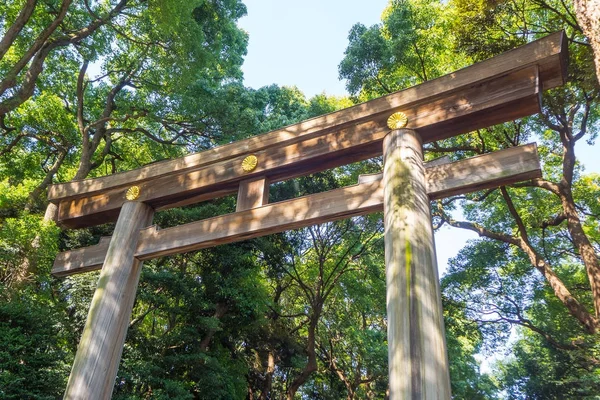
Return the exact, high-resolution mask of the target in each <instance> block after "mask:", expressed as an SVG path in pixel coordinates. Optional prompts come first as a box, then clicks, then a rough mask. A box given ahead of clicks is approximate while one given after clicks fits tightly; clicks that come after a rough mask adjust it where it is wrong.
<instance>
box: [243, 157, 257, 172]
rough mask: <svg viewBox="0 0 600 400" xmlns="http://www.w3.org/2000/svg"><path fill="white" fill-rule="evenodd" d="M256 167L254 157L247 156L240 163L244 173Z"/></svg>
mask: <svg viewBox="0 0 600 400" xmlns="http://www.w3.org/2000/svg"><path fill="white" fill-rule="evenodd" d="M257 165H258V158H256V156H255V155H249V156H248V157H246V158H244V161H242V169H243V170H244V172H250V171H252V170H253V169H254V168H256V166H257Z"/></svg>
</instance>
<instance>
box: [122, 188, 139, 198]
mask: <svg viewBox="0 0 600 400" xmlns="http://www.w3.org/2000/svg"><path fill="white" fill-rule="evenodd" d="M138 197H140V187H139V186H132V187H130V188H129V189H127V193H125V198H126V199H127V200H135V199H137V198H138Z"/></svg>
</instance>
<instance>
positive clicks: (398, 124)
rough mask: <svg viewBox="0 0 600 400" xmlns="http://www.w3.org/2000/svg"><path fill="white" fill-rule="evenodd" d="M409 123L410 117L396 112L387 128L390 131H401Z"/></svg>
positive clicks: (391, 116) (388, 122)
mask: <svg viewBox="0 0 600 400" xmlns="http://www.w3.org/2000/svg"><path fill="white" fill-rule="evenodd" d="M407 123H408V117H407V116H406V114H404V113H403V112H395V113H393V114H392V115H390V117H389V118H388V120H387V126H388V128H390V129H401V128H404V127H405V126H406V124H407Z"/></svg>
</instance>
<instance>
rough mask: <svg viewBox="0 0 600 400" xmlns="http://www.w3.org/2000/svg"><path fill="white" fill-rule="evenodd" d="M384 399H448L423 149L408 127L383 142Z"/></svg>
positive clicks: (448, 388)
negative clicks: (387, 388) (386, 380)
mask: <svg viewBox="0 0 600 400" xmlns="http://www.w3.org/2000/svg"><path fill="white" fill-rule="evenodd" d="M383 155H384V170H383V185H384V222H385V238H384V241H385V265H386V280H387V316H388V346H389V347H388V357H389V374H390V399H392V400H398V399H444V400H446V399H448V400H449V399H450V396H451V394H450V376H449V370H448V356H447V352H446V339H445V332H444V322H443V315H442V302H441V294H440V288H439V279H438V271H437V262H436V258H435V247H434V243H433V229H432V226H431V214H430V210H429V198H428V196H427V192H426V186H425V185H426V181H425V169H424V167H423V148H422V143H421V138H420V137H419V135H418V134H417V133H416V132H415V131H413V130H410V129H398V130H393V131H391V132H390V133H389V134H388V135H387V136H386V137H385V139H384V142H383Z"/></svg>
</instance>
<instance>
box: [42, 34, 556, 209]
mask: <svg viewBox="0 0 600 400" xmlns="http://www.w3.org/2000/svg"><path fill="white" fill-rule="evenodd" d="M566 60H567V44H566V35H565V34H564V32H557V33H554V34H552V35H549V36H547V37H545V38H542V39H540V40H537V41H534V42H531V43H529V44H526V45H524V46H521V47H518V48H516V49H513V50H511V51H508V52H506V53H504V54H501V55H499V56H496V57H494V58H491V59H489V60H486V61H482V62H480V63H477V64H474V65H471V66H469V67H466V68H463V69H461V70H459V71H456V72H453V73H451V74H448V75H445V76H443V77H440V78H438V79H434V80H431V81H427V82H425V83H423V84H420V85H418V86H414V87H411V88H408V89H405V90H402V91H399V92H396V93H392V94H390V95H388V96H385V97H381V98H379V99H375V100H372V101H369V102H366V103H363V104H359V105H356V106H354V107H350V108H348V109H345V110H341V111H337V112H334V113H331V114H327V115H323V116H320V117H317V118H313V119H310V120H307V121H303V122H301V123H299V124H295V125H291V126H287V127H285V128H282V129H278V130H275V131H272V132H269V133H266V134H263V135H259V136H255V137H252V138H249V139H246V140H242V141H239V142H236V143H231V144H227V145H224V146H220V147H216V148H214V149H210V150H207V151H204V152H201V153H196V154H191V155H188V156H185V157H181V158H178V159H176V160H167V161H160V162H157V163H154V164H151V165H148V166H145V167H143V168H140V169H137V170H133V171H127V172H122V173H119V174H114V175H110V176H106V177H101V178H95V179H86V180H83V181H74V182H68V183H63V184H58V185H52V186H51V187H50V188H49V191H48V199H49V200H50V201H52V202H55V203H57V202H58V201H59V200H61V199H65V198H70V197H78V196H81V195H82V194H86V195H90V194H93V193H97V192H100V191H105V190H109V189H114V188H117V187H121V186H130V185H134V184H135V185H137V184H139V183H140V182H143V181H146V180H149V179H153V178H157V177H161V176H165V175H171V174H174V173H179V172H183V171H186V170H190V169H195V168H198V167H201V166H206V165H209V164H212V163H215V162H218V161H222V160H226V159H228V158H232V157H237V156H240V155H244V154H249V153H251V152H257V151H261V150H264V149H268V148H270V147H273V146H279V145H281V144H291V143H294V142H297V141H300V140H304V139H307V138H310V137H315V136H320V135H322V134H325V133H328V132H331V131H332V130H336V129H340V128H343V127H344V126H347V125H352V124H356V123H359V122H362V121H365V120H370V119H373V118H377V116H381V114H385V115H389V114H391V113H393V112H395V111H404V110H406V109H410V108H414V107H419V106H423V105H426V104H428V103H430V102H431V101H432V100H434V99H436V98H439V97H440V96H445V95H447V94H450V93H453V92H457V91H460V90H462V89H463V88H464V87H469V86H473V85H476V84H478V83H480V82H483V81H486V80H489V79H490V78H492V77H495V76H498V75H502V74H506V73H508V72H510V71H514V70H518V69H521V68H524V67H527V66H532V65H536V66H538V67H539V72H540V84H541V87H542V88H543V90H547V89H550V88H553V87H556V86H559V85H562V84H563V83H564V81H565V76H566ZM410 128H415V127H414V126H410ZM440 133H442V134H443V132H440ZM421 134H422V133H421ZM428 140H437V139H436V138H435V134H432V135H431V137H430V138H429V139H425V140H424V141H428Z"/></svg>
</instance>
